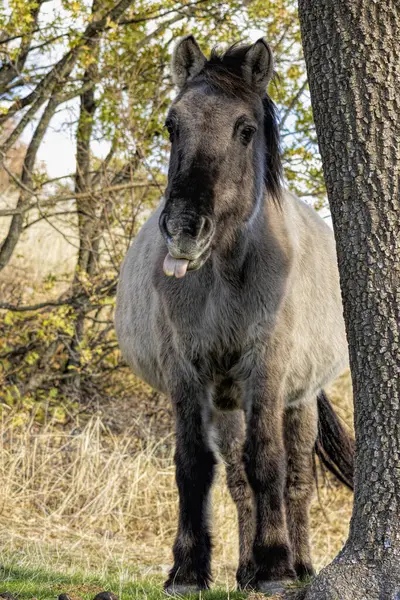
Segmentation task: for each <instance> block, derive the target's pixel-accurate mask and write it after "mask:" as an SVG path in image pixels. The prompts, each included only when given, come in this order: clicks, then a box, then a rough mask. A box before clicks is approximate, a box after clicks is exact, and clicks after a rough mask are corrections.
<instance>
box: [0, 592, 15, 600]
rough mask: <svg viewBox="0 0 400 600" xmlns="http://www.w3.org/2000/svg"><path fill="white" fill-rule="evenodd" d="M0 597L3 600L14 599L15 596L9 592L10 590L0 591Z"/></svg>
mask: <svg viewBox="0 0 400 600" xmlns="http://www.w3.org/2000/svg"><path fill="white" fill-rule="evenodd" d="M0 598H4V600H16V598H15V596H13V595H12V594H10V592H0Z"/></svg>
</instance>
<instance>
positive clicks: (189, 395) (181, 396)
mask: <svg viewBox="0 0 400 600" xmlns="http://www.w3.org/2000/svg"><path fill="white" fill-rule="evenodd" d="M172 398H173V402H174V406H175V412H176V452H175V465H176V482H177V486H178V491H179V524H178V533H177V536H176V540H175V543H174V547H173V554H174V566H173V567H172V569H171V572H170V574H169V577H168V580H167V581H166V583H165V586H164V587H165V590H166V591H167V592H168V593H181V594H185V593H188V592H191V591H196V590H200V589H207V588H208V587H209V584H210V582H211V536H210V531H209V522H208V503H209V493H210V488H211V485H212V481H213V476H214V466H215V463H216V460H215V457H214V454H213V452H212V451H211V449H210V447H209V443H208V437H207V435H206V431H207V429H208V428H209V427H210V423H209V417H208V415H207V414H206V410H205V409H206V408H207V391H206V390H205V388H202V387H200V386H197V385H196V384H193V383H191V384H187V385H185V383H182V384H181V386H180V389H178V390H176V391H175V393H174V394H173V395H172Z"/></svg>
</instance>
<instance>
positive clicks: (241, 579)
mask: <svg viewBox="0 0 400 600" xmlns="http://www.w3.org/2000/svg"><path fill="white" fill-rule="evenodd" d="M236 582H237V589H238V590H239V591H241V592H244V591H247V592H251V591H252V590H254V589H255V582H256V567H255V565H254V564H253V563H245V564H242V565H239V568H238V570H237V572H236Z"/></svg>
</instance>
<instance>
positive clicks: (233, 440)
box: [214, 410, 255, 589]
mask: <svg viewBox="0 0 400 600" xmlns="http://www.w3.org/2000/svg"><path fill="white" fill-rule="evenodd" d="M214 426H215V428H216V430H217V436H218V448H219V452H220V454H221V456H222V458H223V459H224V462H225V465H226V479H227V484H228V488H229V492H230V494H231V496H232V499H233V501H234V502H235V504H236V509H237V513H238V524H239V567H238V570H237V572H236V580H237V583H238V587H239V588H240V589H244V588H246V587H247V586H249V585H251V581H252V579H253V577H254V564H253V559H252V557H253V543H254V534H255V517H254V508H253V493H252V491H251V488H250V485H249V482H248V480H247V475H246V471H245V467H244V462H243V445H244V440H245V422H244V414H243V412H242V411H239V410H235V411H229V412H217V413H216V416H215V421H214Z"/></svg>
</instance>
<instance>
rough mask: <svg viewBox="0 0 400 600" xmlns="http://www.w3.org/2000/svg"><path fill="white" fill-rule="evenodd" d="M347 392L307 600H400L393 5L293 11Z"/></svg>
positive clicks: (398, 23) (310, 1)
mask: <svg viewBox="0 0 400 600" xmlns="http://www.w3.org/2000/svg"><path fill="white" fill-rule="evenodd" d="M299 13H300V21H301V28H302V38H303V46H304V52H305V58H306V63H307V70H308V77H309V82H310V89H311V99H312V105H313V111H314V119H315V124H316V128H317V134H318V140H319V145H320V150H321V155H322V160H323V166H324V175H325V180H326V185H327V190H328V197H329V202H330V207H331V212H332V220H333V225H334V231H335V237H336V244H337V254H338V263H339V270H340V279H341V288H342V296H343V305H344V316H345V321H346V328H347V336H348V341H349V348H350V364H351V372H352V378H353V383H354V403H355V429H356V465H355V496H354V510H353V516H352V520H351V527H350V534H349V539H348V541H347V543H346V545H345V547H344V549H343V550H342V552H341V553H340V554H339V556H338V557H337V558H336V559H335V560H334V561H333V563H332V564H331V565H330V566H329V567H327V568H326V569H324V570H323V571H322V572H321V574H320V575H319V577H318V578H317V579H316V580H315V582H314V583H313V584H312V586H311V588H310V589H309V591H308V594H307V596H306V598H307V600H314V599H318V600H325V599H328V598H329V599H330V600H331V599H332V600H333V599H334V598H335V599H340V600H347V599H351V600H358V599H366V598H368V599H369V600H372V599H375V598H376V599H378V598H379V600H383V599H385V600H386V599H387V600H389V599H393V600H395V599H396V600H398V599H399V598H400V527H399V525H400V521H399V516H400V514H399V513H400V507H399V504H400V495H399V494H400V463H399V458H400V377H399V373H400V346H399V329H400V211H399V208H400V207H399V172H400V146H399V140H400V118H399V115H400V101H399V89H400V68H399V51H398V43H399V39H400V4H399V2H398V0H387V1H386V2H373V1H371V0H342V1H341V2H337V0H318V1H317V2H316V1H315V0H299Z"/></svg>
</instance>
